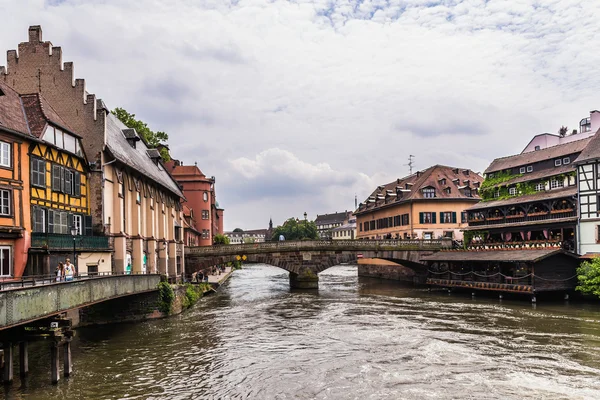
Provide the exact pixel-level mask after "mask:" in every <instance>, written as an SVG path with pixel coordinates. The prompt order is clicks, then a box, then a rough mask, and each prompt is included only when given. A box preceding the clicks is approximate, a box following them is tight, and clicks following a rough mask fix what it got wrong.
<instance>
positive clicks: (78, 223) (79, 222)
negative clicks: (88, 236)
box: [69, 214, 83, 235]
mask: <svg viewBox="0 0 600 400" xmlns="http://www.w3.org/2000/svg"><path fill="white" fill-rule="evenodd" d="M73 225H75V228H77V234H78V235H83V218H82V216H81V215H77V214H73ZM70 229H71V227H69V233H70Z"/></svg>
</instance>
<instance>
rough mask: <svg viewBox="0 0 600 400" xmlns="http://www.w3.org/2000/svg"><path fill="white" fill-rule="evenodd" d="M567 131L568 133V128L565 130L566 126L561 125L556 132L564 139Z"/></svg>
mask: <svg viewBox="0 0 600 400" xmlns="http://www.w3.org/2000/svg"><path fill="white" fill-rule="evenodd" d="M568 131H569V128H567V127H566V126H564V125H563V126H561V127H560V129H559V130H558V136H560V137H565V135H566V134H567V132H568Z"/></svg>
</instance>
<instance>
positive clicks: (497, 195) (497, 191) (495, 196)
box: [494, 189, 500, 198]
mask: <svg viewBox="0 0 600 400" xmlns="http://www.w3.org/2000/svg"><path fill="white" fill-rule="evenodd" d="M498 197H500V190H499V189H498V190H496V191H495V192H494V198H498Z"/></svg>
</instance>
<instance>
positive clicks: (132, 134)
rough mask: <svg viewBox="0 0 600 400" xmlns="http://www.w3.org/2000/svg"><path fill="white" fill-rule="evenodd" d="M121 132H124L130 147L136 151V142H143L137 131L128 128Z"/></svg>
mask: <svg viewBox="0 0 600 400" xmlns="http://www.w3.org/2000/svg"><path fill="white" fill-rule="evenodd" d="M121 132H123V136H125V139H127V142H128V143H129V145H130V146H131V147H133V148H134V149H135V144H136V142H139V141H140V140H142V139H141V138H140V137H139V136H138V134H137V132H136V131H135V129H132V128H127V129H123V130H121Z"/></svg>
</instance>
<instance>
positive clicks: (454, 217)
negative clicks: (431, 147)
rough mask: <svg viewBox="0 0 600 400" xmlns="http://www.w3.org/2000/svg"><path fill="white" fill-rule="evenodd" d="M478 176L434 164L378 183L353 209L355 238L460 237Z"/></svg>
mask: <svg viewBox="0 0 600 400" xmlns="http://www.w3.org/2000/svg"><path fill="white" fill-rule="evenodd" d="M482 181H483V178H482V177H481V176H480V175H479V174H477V173H475V172H473V171H471V170H469V169H465V168H454V167H447V166H443V165H434V166H432V167H429V168H427V169H425V170H423V171H418V172H417V173H414V174H412V175H409V176H406V177H404V178H400V179H397V180H395V181H393V182H391V183H388V184H386V185H381V186H379V187H377V188H376V189H375V190H374V191H373V193H371V195H370V196H369V197H368V198H367V199H366V200H365V201H364V202H363V203H360V204H359V207H358V209H357V210H356V211H355V213H354V214H355V215H356V220H357V221H356V222H357V225H358V231H357V238H358V239H386V238H389V239H437V238H442V237H445V238H452V239H462V231H461V230H462V229H463V228H465V227H466V226H467V213H466V210H467V209H468V208H469V207H471V206H473V205H474V204H476V203H478V202H479V200H480V198H479V192H478V190H479V187H480V185H481V182H482Z"/></svg>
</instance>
